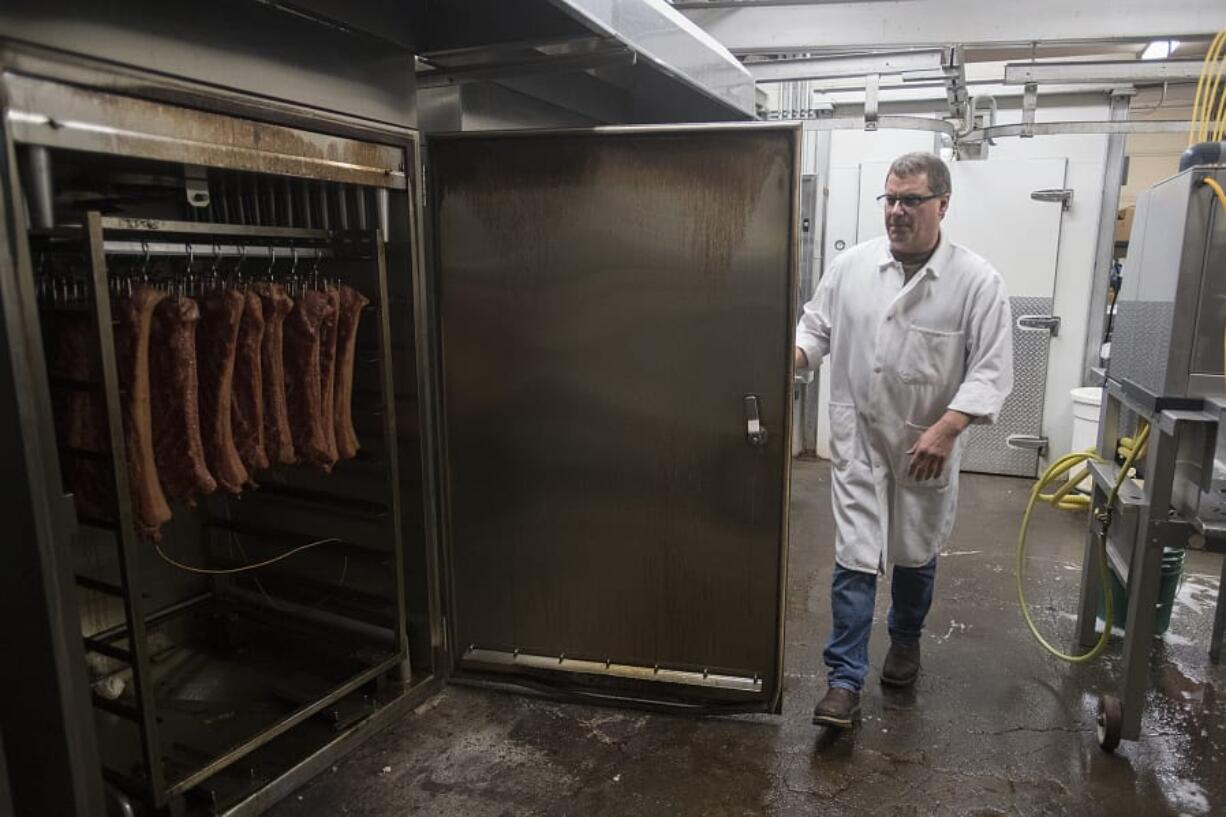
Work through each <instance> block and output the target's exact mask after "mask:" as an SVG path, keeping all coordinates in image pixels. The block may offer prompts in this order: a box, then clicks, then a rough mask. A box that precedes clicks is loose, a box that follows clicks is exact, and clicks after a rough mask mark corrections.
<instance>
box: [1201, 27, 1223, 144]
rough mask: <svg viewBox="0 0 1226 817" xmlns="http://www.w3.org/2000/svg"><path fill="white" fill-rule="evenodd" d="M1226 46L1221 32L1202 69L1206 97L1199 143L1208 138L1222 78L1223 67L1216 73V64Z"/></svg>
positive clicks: (1202, 101)
mask: <svg viewBox="0 0 1226 817" xmlns="http://www.w3.org/2000/svg"><path fill="white" fill-rule="evenodd" d="M1224 45H1226V36H1223V32H1221V31H1219V32H1218V36H1216V37H1214V38H1213V45H1212V47H1211V48H1210V51H1209V53H1207V54H1206V55H1205V62H1204V63H1203V65H1202V67H1201V73H1202V74H1203V75H1204V78H1205V95H1204V97H1203V98H1202V99H1201V109H1200V116H1199V119H1198V121H1199V123H1200V127H1199V128H1198V130H1197V141H1198V142H1203V141H1205V140H1206V139H1207V138H1208V135H1209V133H1208V121H1209V118H1210V116H1211V115H1212V109H1213V98H1214V96H1215V95H1216V94H1217V86H1218V80H1219V79H1220V77H1221V66H1217V68H1218V70H1217V72H1216V73H1214V70H1213V69H1214V67H1215V63H1217V62H1218V60H1219V59H1221V52H1222V48H1223V46H1224Z"/></svg>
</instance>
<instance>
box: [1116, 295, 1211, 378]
mask: <svg viewBox="0 0 1226 817" xmlns="http://www.w3.org/2000/svg"><path fill="white" fill-rule="evenodd" d="M1188 320H1191V318H1188ZM1174 324H1175V304H1174V303H1173V302H1172V301H1139V300H1134V301H1127V300H1121V301H1119V302H1118V305H1117V307H1116V315H1115V324H1114V328H1113V330H1112V332H1111V359H1110V361H1108V363H1107V374H1108V375H1109V376H1110V377H1112V378H1113V379H1115V380H1131V381H1132V382H1133V383H1135V384H1137V385H1138V386H1143V387H1144V388H1145V389H1147V390H1148V391H1150V392H1152V393H1153V394H1166V376H1167V366H1168V365H1169V363H1170V357H1171V335H1172V334H1173V332H1174Z"/></svg>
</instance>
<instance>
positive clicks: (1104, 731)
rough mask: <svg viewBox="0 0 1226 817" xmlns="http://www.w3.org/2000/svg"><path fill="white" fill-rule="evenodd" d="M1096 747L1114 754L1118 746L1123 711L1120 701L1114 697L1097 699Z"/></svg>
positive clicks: (1102, 696)
mask: <svg viewBox="0 0 1226 817" xmlns="http://www.w3.org/2000/svg"><path fill="white" fill-rule="evenodd" d="M1097 721H1098V726H1097V729H1096V732H1097V733H1098V745H1099V746H1101V747H1102V748H1103V751H1105V752H1114V751H1115V747H1117V746H1119V745H1120V730H1121V729H1122V727H1123V725H1124V709H1123V707H1121V706H1120V699H1119V698H1117V697H1115V696H1114V695H1100V696H1099V698H1098V719H1097Z"/></svg>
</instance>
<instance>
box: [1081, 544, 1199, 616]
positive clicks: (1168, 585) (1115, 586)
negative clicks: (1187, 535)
mask: <svg viewBox="0 0 1226 817" xmlns="http://www.w3.org/2000/svg"><path fill="white" fill-rule="evenodd" d="M1183 554H1184V551H1183V549H1182V548H1166V549H1164V550H1163V551H1162V583H1161V584H1160V585H1159V586H1158V603H1157V604H1156V605H1155V606H1154V635H1155V636H1160V635H1162V634H1163V633H1165V632H1166V631H1167V630H1168V629H1170V626H1171V611H1172V610H1174V609H1175V595H1176V593H1178V592H1179V582H1180V579H1182V578H1183ZM1111 600H1112V602H1113V603H1114V605H1115V626H1116V627H1119V628H1120V629H1126V628H1127V626H1128V592H1127V590H1126V589H1125V588H1124V586H1123V585H1122V584H1120V580H1119V577H1118V576H1116V575H1115V571H1111ZM1105 615H1106V610H1105V609H1104V605H1103V599H1102V596H1099V598H1098V617H1099V618H1103V617H1104V616H1105Z"/></svg>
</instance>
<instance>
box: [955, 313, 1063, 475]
mask: <svg viewBox="0 0 1226 817" xmlns="http://www.w3.org/2000/svg"><path fill="white" fill-rule="evenodd" d="M1009 307H1010V308H1011V309H1012V310H1013V320H1014V322H1015V323H1014V327H1013V392H1012V394H1010V395H1009V399H1007V400H1006V401H1005V405H1004V406H1003V407H1002V408H1001V411H1000V417H999V418H998V419H997V420H996V422H995V423H994V424H992V425H990V426H984V425H975V426H971V427H970V428H968V429H967V430H966V437H967V440H966V450H965V452H964V453H963V455H962V470H963V471H978V472H980V473H984V474H1001V475H1004V476H1013V477H1035V476H1037V475H1038V468H1039V454H1038V452H1037V451H1031V450H1022V449H1016V448H1009V447H1008V446H1007V445H1005V440H1006V439H1008V438H1009V437H1010V436H1011V435H1013V434H1034V435H1038V434H1041V433H1042V430H1043V398H1044V396H1045V395H1046V393H1047V354H1048V347H1049V346H1051V335H1050V334H1049V333H1048V332H1035V331H1029V330H1024V329H1018V328H1017V324H1016V321H1017V318H1018V317H1019V316H1020V315H1050V314H1051V309H1052V299H1051V298H1010V299H1009Z"/></svg>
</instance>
